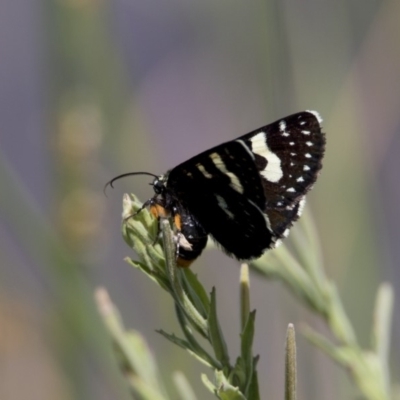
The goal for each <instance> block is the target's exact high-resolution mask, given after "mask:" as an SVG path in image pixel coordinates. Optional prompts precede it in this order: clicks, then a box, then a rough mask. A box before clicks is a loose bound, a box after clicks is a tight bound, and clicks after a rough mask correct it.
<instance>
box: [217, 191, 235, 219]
mask: <svg viewBox="0 0 400 400" xmlns="http://www.w3.org/2000/svg"><path fill="white" fill-rule="evenodd" d="M215 197H216V199H217V201H218V205H219V207H220V208H222V210H223V211H224V212H225V213H226V214H227V215H228V217H229V218H230V219H234V218H235V215H234V214H233V213H232V212H231V211H229V209H228V204H226V201H225V199H224V198H223V197H222V196H220V195H219V194H216V195H215Z"/></svg>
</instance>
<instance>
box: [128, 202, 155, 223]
mask: <svg viewBox="0 0 400 400" xmlns="http://www.w3.org/2000/svg"><path fill="white" fill-rule="evenodd" d="M153 202H154V199H153V198H151V199H148V200H146V201H145V202H144V203H143V205H142V207H140V208H139V210H137V211H136V212H134V213H133V214H129V215H128V216H127V217H125V218H124V220H123V222H127V221H128V220H129V219H131V218H133V217H135V216H136V215H138V214H139V213H140V212H142V211H143V210H144V209H145V208H146V207H149V206H150V207H151V204H152V203H153Z"/></svg>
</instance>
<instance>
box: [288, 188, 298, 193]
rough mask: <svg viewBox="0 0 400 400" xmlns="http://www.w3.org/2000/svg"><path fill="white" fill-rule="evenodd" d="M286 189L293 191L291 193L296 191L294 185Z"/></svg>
mask: <svg viewBox="0 0 400 400" xmlns="http://www.w3.org/2000/svg"><path fill="white" fill-rule="evenodd" d="M286 191H287V192H291V193H294V192H296V190H295V189H294V188H292V187H290V188H287V189H286Z"/></svg>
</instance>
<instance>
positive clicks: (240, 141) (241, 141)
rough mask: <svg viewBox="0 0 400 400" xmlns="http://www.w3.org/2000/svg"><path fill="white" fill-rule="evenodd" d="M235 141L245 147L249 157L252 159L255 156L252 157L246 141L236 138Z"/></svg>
mask: <svg viewBox="0 0 400 400" xmlns="http://www.w3.org/2000/svg"><path fill="white" fill-rule="evenodd" d="M236 142H238V143H240V144H241V145H242V146H243V147H244V148H245V150H246V151H247V152H248V153H249V154H250V156H251V158H252V159H253V160H254V158H255V157H254V154H253V152H252V151H251V150H250V149H249V146H247V145H246V143H245V142H243V140H240V139H238V140H236Z"/></svg>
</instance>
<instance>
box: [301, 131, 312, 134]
mask: <svg viewBox="0 0 400 400" xmlns="http://www.w3.org/2000/svg"><path fill="white" fill-rule="evenodd" d="M301 133H302V134H303V135H309V134H310V133H311V132H310V131H306V130H304V131H301Z"/></svg>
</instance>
